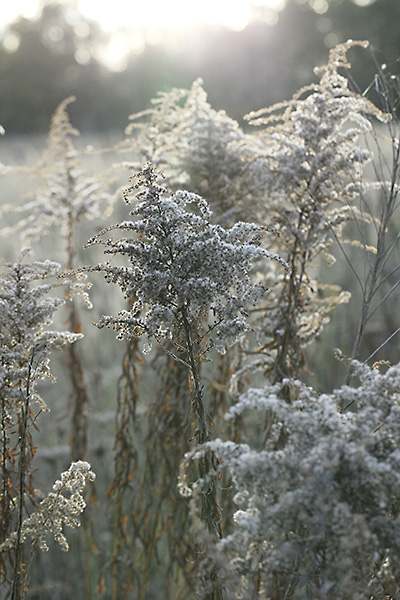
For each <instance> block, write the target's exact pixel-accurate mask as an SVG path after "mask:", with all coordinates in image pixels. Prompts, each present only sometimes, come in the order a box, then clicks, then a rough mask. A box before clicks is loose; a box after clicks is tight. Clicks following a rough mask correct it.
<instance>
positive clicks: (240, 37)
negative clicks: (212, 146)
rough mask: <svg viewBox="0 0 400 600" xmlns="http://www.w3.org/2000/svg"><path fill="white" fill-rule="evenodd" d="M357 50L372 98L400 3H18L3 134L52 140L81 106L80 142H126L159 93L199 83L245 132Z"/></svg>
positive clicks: (393, 60)
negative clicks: (334, 51) (260, 111)
mask: <svg viewBox="0 0 400 600" xmlns="http://www.w3.org/2000/svg"><path fill="white" fill-rule="evenodd" d="M127 6H129V7H127ZM349 38H352V39H367V40H369V41H370V43H371V51H370V54H369V55H366V54H365V52H364V53H363V54H362V59H361V58H360V57H361V53H360V54H359V56H357V52H354V53H353V55H352V63H353V69H352V74H353V77H354V79H355V81H356V82H357V84H358V85H359V86H360V88H361V89H365V88H366V87H367V86H369V85H370V84H371V81H372V78H373V74H374V73H375V72H376V66H375V64H374V61H378V63H380V64H383V63H385V64H387V65H388V66H390V68H391V69H392V70H396V67H397V66H398V57H399V56H400V2H399V1H398V0H235V2H230V3H229V2H226V1H224V0H216V1H214V2H201V3H194V2H187V1H186V2H184V1H182V0H174V1H170V2H161V1H157V0H153V1H152V2H149V1H148V2H146V3H144V4H143V3H140V2H137V1H134V2H131V3H129V4H128V5H127V3H125V2H122V1H117V0H116V1H114V2H112V3H106V4H105V3H99V2H94V1H93V0H63V1H62V2H55V3H53V2H45V3H39V2H38V1H35V0H29V1H26V0H19V2H18V1H16V2H13V3H12V4H11V5H9V6H8V7H3V8H2V15H1V17H0V122H1V124H2V125H3V126H4V128H5V129H6V131H7V134H8V135H9V136H10V135H14V134H17V133H24V134H28V133H37V132H46V131H47V129H48V126H49V122H50V116H51V114H52V113H53V111H54V110H55V108H56V107H57V105H58V104H59V103H60V102H61V101H62V100H63V99H64V98H66V97H67V96H70V95H71V94H74V95H75V96H76V97H77V102H76V103H75V104H74V105H73V106H71V118H72V120H73V123H74V125H75V126H76V127H78V129H80V130H81V131H82V133H86V132H94V131H95V132H97V133H103V134H105V133H109V132H112V131H117V132H121V133H122V132H123V129H124V127H125V125H126V124H127V120H128V115H129V114H131V113H134V112H137V111H140V110H142V109H144V108H145V107H146V106H148V103H149V100H150V98H152V97H153V96H154V95H155V94H156V93H157V91H158V90H168V89H170V88H171V87H186V88H187V87H189V86H190V84H191V83H192V81H193V80H194V79H196V78H197V77H202V78H203V80H204V87H205V89H206V91H207V92H208V94H209V100H210V102H211V104H212V105H213V107H214V108H216V109H219V108H223V109H225V110H226V111H227V112H228V114H229V115H230V116H232V117H234V118H236V119H238V120H240V119H241V118H242V116H243V115H244V114H245V113H247V112H249V111H250V110H255V109H257V108H260V107H264V106H266V105H269V104H271V103H274V102H277V101H280V100H282V99H285V98H289V97H290V96H291V94H292V93H293V92H294V91H296V90H297V89H298V88H299V87H301V86H302V85H304V84H306V83H309V82H310V81H312V78H313V67H314V66H315V65H318V64H321V63H325V62H326V59H327V54H328V51H329V49H330V48H331V47H333V46H335V45H336V44H337V43H338V42H342V41H345V40H347V39H349Z"/></svg>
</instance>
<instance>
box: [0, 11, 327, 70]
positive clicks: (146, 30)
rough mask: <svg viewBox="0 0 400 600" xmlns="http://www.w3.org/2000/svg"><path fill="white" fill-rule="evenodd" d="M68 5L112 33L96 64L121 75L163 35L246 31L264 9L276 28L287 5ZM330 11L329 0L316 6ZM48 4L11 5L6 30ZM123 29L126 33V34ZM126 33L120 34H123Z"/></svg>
mask: <svg viewBox="0 0 400 600" xmlns="http://www.w3.org/2000/svg"><path fill="white" fill-rule="evenodd" d="M62 2H64V3H65V4H66V5H68V6H72V8H77V9H78V11H79V12H80V13H81V14H82V15H83V16H84V17H87V18H89V19H91V20H94V21H97V22H98V23H99V24H100V26H101V27H102V29H104V30H105V31H107V32H109V33H110V34H111V35H110V38H109V42H108V44H107V45H106V46H103V47H99V48H97V49H96V58H97V59H98V60H100V61H101V62H103V63H104V64H105V65H106V66H107V67H108V68H110V69H113V70H116V71H119V70H123V69H124V68H125V66H126V61H127V57H128V54H129V52H130V51H134V52H138V53H139V52H141V51H142V50H143V48H144V44H145V40H146V41H151V42H152V43H157V41H159V39H160V29H169V30H184V29H186V28H188V27H191V26H193V25H196V24H199V23H202V24H208V25H210V24H219V25H224V26H226V27H229V28H232V29H237V30H240V29H243V28H244V27H245V26H246V25H247V23H248V22H249V20H250V19H251V16H252V9H254V8H255V7H256V8H257V7H258V8H260V7H263V17H264V18H265V20H266V21H267V22H269V23H270V24H273V23H275V22H276V21H277V20H278V12H279V10H281V9H282V8H283V7H284V5H285V3H286V0H130V1H128V2H127V0H108V1H103V0H62ZM315 2H317V3H318V2H319V3H322V4H324V5H325V4H326V6H328V5H327V0H315ZM43 4H46V0H13V1H12V2H5V1H4V0H3V6H2V7H1V13H0V35H1V30H2V29H4V26H5V25H7V23H9V22H11V21H13V20H15V19H16V18H17V17H18V16H20V15H21V16H24V17H27V18H35V17H36V16H38V15H39V14H40V11H41V7H42V6H43ZM121 29H123V30H124V31H123V32H122V31H121ZM118 30H120V31H118ZM2 43H3V45H4V47H5V48H6V49H7V50H8V51H10V52H13V51H15V50H16V49H17V48H18V45H19V39H18V38H17V37H16V36H15V34H12V33H11V34H10V33H9V34H7V35H6V36H5V38H3V40H2ZM75 57H76V60H77V61H78V62H79V63H82V64H83V63H86V62H88V61H89V60H90V57H91V54H90V53H89V52H88V50H87V49H80V50H78V51H77V53H76V55H75Z"/></svg>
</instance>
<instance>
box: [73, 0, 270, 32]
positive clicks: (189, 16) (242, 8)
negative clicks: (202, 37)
mask: <svg viewBox="0 0 400 600" xmlns="http://www.w3.org/2000/svg"><path fill="white" fill-rule="evenodd" d="M272 1H273V2H275V1H276V0H272ZM249 5H250V2H248V1H247V0H235V2H232V0H202V2H190V0H189V1H188V0H168V1H167V2H166V1H165V0H146V1H145V2H132V3H127V2H126V0H113V2H110V3H99V2H98V0H80V1H79V8H80V10H81V11H82V13H83V14H85V15H86V16H88V17H89V18H92V19H95V20H97V21H98V22H100V24H101V25H102V26H103V27H105V28H106V29H107V30H113V29H114V30H115V29H117V28H118V27H121V26H123V27H126V28H128V29H136V30H137V29H139V30H140V29H149V28H150V29H152V28H165V29H178V30H179V29H184V28H186V27H190V26H193V25H196V24H209V25H212V24H220V25H224V26H226V27H230V28H232V29H243V28H244V27H245V26H246V24H247V22H248V19H249V12H250V6H249Z"/></svg>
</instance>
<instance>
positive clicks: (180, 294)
mask: <svg viewBox="0 0 400 600" xmlns="http://www.w3.org/2000/svg"><path fill="white" fill-rule="evenodd" d="M138 177H139V179H138V183H137V184H136V185H135V187H134V188H129V189H128V190H127V192H126V195H125V197H127V196H128V194H129V193H130V192H131V191H133V190H134V189H135V188H141V189H140V191H139V192H138V194H137V200H138V202H137V203H136V204H135V206H134V208H133V209H132V211H131V215H132V216H134V217H136V219H135V220H131V221H123V222H122V223H120V224H117V225H114V226H111V227H107V228H106V229H104V230H103V231H101V232H100V233H99V234H98V235H97V236H95V237H94V238H92V239H91V240H90V241H89V243H88V246H90V245H93V244H103V245H104V251H105V253H106V254H111V255H114V256H117V255H122V256H127V257H128V259H129V261H130V263H131V266H129V267H126V266H123V267H120V266H113V265H112V264H111V262H108V263H106V264H103V265H98V266H96V267H92V268H90V269H89V270H93V271H96V270H98V271H103V272H104V273H105V275H106V278H107V281H109V282H114V283H118V285H119V286H120V287H121V289H122V291H123V292H124V294H125V296H126V298H129V297H133V298H135V302H134V303H133V305H132V308H131V309H130V310H129V311H124V312H120V313H119V314H118V315H117V316H116V317H113V316H111V317H103V318H102V320H101V322H100V325H102V326H104V325H105V326H107V327H112V328H113V329H115V330H116V331H117V332H118V337H119V338H128V339H129V338H131V337H133V336H141V335H143V334H147V335H148V336H149V337H150V338H151V337H154V338H155V339H157V340H158V341H161V340H163V339H172V338H173V336H174V335H175V334H176V333H178V334H179V330H180V329H181V328H182V323H183V320H184V319H187V320H188V321H189V323H190V326H191V327H193V324H194V323H196V322H197V323H199V327H198V328H197V327H196V329H197V330H198V334H199V335H200V336H201V338H204V337H205V336H211V337H212V338H213V340H214V342H215V347H216V348H217V349H218V350H219V351H222V352H224V351H225V344H228V345H229V344H232V343H234V342H235V341H236V340H237V339H238V337H239V336H240V335H242V334H243V333H244V332H245V331H247V330H248V329H249V326H248V323H247V320H246V318H245V307H246V306H248V305H251V304H255V303H256V302H257V300H258V299H259V298H260V296H261V295H262V294H263V293H264V292H265V286H263V285H262V284H253V283H252V282H251V279H250V276H249V272H250V270H251V268H252V266H253V263H254V261H256V260H257V259H259V258H261V257H265V258H268V259H272V260H275V261H277V262H280V263H281V264H283V261H282V260H281V259H280V258H279V257H278V255H277V254H274V253H272V252H269V251H267V250H265V249H264V248H262V247H261V246H260V242H261V237H262V234H263V229H262V228H261V227H259V226H257V225H255V224H250V223H244V222H238V223H236V225H234V226H233V227H231V228H230V229H225V228H223V227H221V226H219V225H213V224H211V223H210V222H209V218H210V215H211V212H210V209H209V207H208V205H207V202H206V201H205V200H204V199H203V198H201V197H200V196H198V195H196V194H194V193H191V192H187V191H180V190H178V191H177V192H175V193H174V194H172V195H171V194H169V195H168V193H167V190H166V189H165V188H163V187H162V186H160V185H158V184H157V183H156V178H157V175H156V173H155V171H154V170H153V168H152V167H151V166H148V167H147V168H145V169H144V170H143V171H141V172H140V173H139V174H138ZM115 230H120V231H122V232H126V233H128V234H130V237H124V238H122V239H118V240H113V239H111V238H108V239H106V240H103V239H102V238H103V236H104V235H105V234H108V233H109V232H110V231H115ZM202 321H204V324H202ZM177 349H178V347H177Z"/></svg>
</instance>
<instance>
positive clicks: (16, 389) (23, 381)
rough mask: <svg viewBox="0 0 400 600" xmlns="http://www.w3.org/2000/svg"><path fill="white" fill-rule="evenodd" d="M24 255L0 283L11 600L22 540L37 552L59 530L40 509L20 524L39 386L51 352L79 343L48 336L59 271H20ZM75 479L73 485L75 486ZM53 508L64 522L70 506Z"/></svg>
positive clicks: (4, 568) (37, 265)
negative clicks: (28, 541) (29, 537)
mask: <svg viewBox="0 0 400 600" xmlns="http://www.w3.org/2000/svg"><path fill="white" fill-rule="evenodd" d="M25 254H26V253H23V256H22V257H21V259H20V260H19V262H17V263H14V264H9V265H7V264H4V265H2V273H1V275H0V289H1V292H0V342H1V343H0V403H1V416H0V418H1V448H0V468H1V475H2V478H1V481H2V482H1V489H0V514H1V531H0V533H1V536H0V574H1V579H2V580H4V581H9V582H12V584H11V586H12V597H15V598H16V597H19V596H18V594H19V593H20V592H21V590H22V589H23V588H24V584H23V581H22V573H23V571H24V568H23V565H24V551H23V542H24V539H25V537H26V536H27V535H28V534H29V535H35V536H36V538H37V540H39V538H40V543H39V546H40V547H43V544H44V542H43V540H44V537H45V535H46V533H47V532H49V531H52V530H53V529H54V527H57V528H58V529H57V531H58V534H57V535H58V537H59V539H60V540H61V539H62V536H61V533H60V532H61V522H60V521H58V525H56V521H55V520H54V519H53V521H51V520H49V519H48V518H47V517H46V518H45V517H44V516H43V515H44V512H43V511H44V510H45V509H46V511H48V510H50V508H49V506H50V505H49V506H48V503H47V502H46V501H43V502H44V504H43V506H42V505H41V506H42V508H43V510H40V511H39V512H38V513H37V514H36V516H35V515H31V516H30V517H28V519H25V518H24V517H25V514H26V511H27V509H29V510H31V506H32V504H33V505H35V503H36V490H35V488H34V485H33V477H32V465H31V463H32V461H33V457H34V454H35V448H34V446H33V443H32V436H31V426H32V425H34V423H35V421H36V419H37V417H38V414H39V413H40V412H41V411H42V410H47V406H46V404H45V402H44V400H43V399H42V397H41V396H40V394H39V390H38V386H39V384H40V382H41V381H43V380H44V379H47V378H50V379H51V378H52V375H51V372H50V368H49V360H50V353H51V351H52V350H53V349H55V348H61V347H62V346H64V345H65V344H66V343H73V342H75V341H76V340H78V339H80V338H81V337H82V335H81V334H72V333H70V332H59V331H52V330H50V329H49V326H50V324H51V322H52V319H53V316H54V313H55V311H56V310H57V309H58V308H59V306H60V305H62V304H63V303H64V302H65V300H63V299H61V298H59V297H52V296H50V293H51V291H52V290H53V289H54V288H55V287H59V284H58V283H57V282H55V276H56V275H57V274H58V273H59V271H60V265H58V264H57V263H54V262H51V261H50V260H47V261H44V262H34V263H26V262H24V257H25ZM72 473H73V469H72V470H71V475H72ZM74 477H75V480H76V481H75V483H76V482H77V481H78V479H79V478H78V477H77V475H74ZM71 481H72V480H71ZM75 483H74V485H75ZM71 484H72V483H71ZM68 485H69V484H68ZM77 491H78V490H77ZM79 494H80V492H79ZM79 494H78V495H79ZM76 499H77V500H78V496H77V497H76ZM59 500H60V501H57V502H55V501H54V502H53V503H52V511H53V513H54V514H53V516H54V518H55V515H56V511H59V517H57V518H58V519H59V518H60V515H61V514H62V512H63V511H64V514H65V519H64V521H65V522H66V520H67V517H68V510H69V509H68V506H69V504H71V510H70V512H71V511H72V501H73V500H74V498H72V500H71V499H70V500H68V503H67V505H66V510H65V509H63V508H62V506H61V504H62V503H61V497H60V499H59ZM60 511H61V512H60ZM71 514H72V513H71ZM71 522H72V521H71ZM35 524H36V525H35ZM35 527H36V529H35ZM34 530H35V531H36V533H35V534H34ZM54 531H56V530H54ZM36 538H35V540H36ZM35 540H34V545H35V547H36V541H35ZM10 570H11V574H10ZM24 576H25V577H26V576H27V572H26V573H25V575H24Z"/></svg>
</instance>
